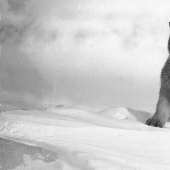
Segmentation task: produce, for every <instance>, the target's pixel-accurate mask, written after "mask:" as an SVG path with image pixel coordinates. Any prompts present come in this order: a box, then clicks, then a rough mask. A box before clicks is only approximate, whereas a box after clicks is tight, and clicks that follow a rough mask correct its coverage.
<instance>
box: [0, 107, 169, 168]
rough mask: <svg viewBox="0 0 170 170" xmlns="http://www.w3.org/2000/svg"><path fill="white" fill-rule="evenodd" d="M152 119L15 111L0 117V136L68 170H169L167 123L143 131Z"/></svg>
mask: <svg viewBox="0 0 170 170" xmlns="http://www.w3.org/2000/svg"><path fill="white" fill-rule="evenodd" d="M140 113H141V115H139V114H140ZM150 115H151V114H150V113H147V112H143V111H135V110H133V109H129V108H122V107H120V108H110V109H107V110H103V111H101V112H95V113H94V112H88V111H85V110H78V109H74V108H69V107H68V108H66V107H64V108H60V107H59V108H52V109H48V110H44V111H39V110H30V111H23V110H15V111H8V112H2V113H1V117H0V136H1V137H5V138H10V139H13V140H19V141H21V142H27V143H29V142H30V143H31V144H35V145H39V146H41V147H44V148H47V149H51V150H53V151H56V152H57V153H58V155H59V160H61V161H64V162H65V163H66V164H67V165H69V167H72V168H71V169H84V170H92V169H93V170H106V169H107V170H113V169H114V170H119V169H139V170H148V169H154V170H160V169H161V170H169V167H170V161H169V158H170V150H169V142H167V141H170V135H169V132H170V130H169V128H168V127H169V123H167V126H166V128H163V129H161V128H154V127H149V126H146V125H145V124H144V123H142V121H146V118H147V117H149V116H150ZM65 169H67V168H64V167H63V170H65Z"/></svg>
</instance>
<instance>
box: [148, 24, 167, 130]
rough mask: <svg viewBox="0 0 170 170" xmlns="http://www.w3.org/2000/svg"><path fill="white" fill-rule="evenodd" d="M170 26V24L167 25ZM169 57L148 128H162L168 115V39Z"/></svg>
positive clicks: (162, 74) (162, 73) (162, 72)
mask: <svg viewBox="0 0 170 170" xmlns="http://www.w3.org/2000/svg"><path fill="white" fill-rule="evenodd" d="M169 26H170V23H169ZM168 51H169V57H168V59H167V61H166V63H165V65H164V67H163V69H162V71H161V88H160V92H159V100H158V103H157V106H156V112H155V114H154V115H153V116H152V118H150V119H148V120H147V121H146V124H147V125H149V126H155V127H161V128H162V127H163V126H164V125H165V122H166V121H167V120H168V118H169V115H170V38H169V41H168Z"/></svg>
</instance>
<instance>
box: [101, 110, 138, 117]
mask: <svg viewBox="0 0 170 170" xmlns="http://www.w3.org/2000/svg"><path fill="white" fill-rule="evenodd" d="M101 114H102V115H105V116H108V117H112V118H117V119H132V120H135V117H134V116H133V115H132V114H131V113H130V112H129V111H128V110H127V108H125V107H118V108H109V109H106V110H103V111H102V112H101Z"/></svg>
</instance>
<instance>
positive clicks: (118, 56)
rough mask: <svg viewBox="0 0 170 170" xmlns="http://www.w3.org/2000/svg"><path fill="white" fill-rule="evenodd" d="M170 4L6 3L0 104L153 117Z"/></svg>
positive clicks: (105, 0)
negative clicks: (127, 111)
mask: <svg viewBox="0 0 170 170" xmlns="http://www.w3.org/2000/svg"><path fill="white" fill-rule="evenodd" d="M169 9H170V3H169V1H168V0H163V1H158V0H155V1H153V0H147V1H142V0H119V1H118V0H69V1H67V0H2V1H1V2H0V14H1V29H0V32H1V34H0V41H1V58H0V60H1V62H0V92H1V93H0V94H1V99H0V102H1V103H2V104H3V103H8V104H14V105H20V104H23V103H24V104H25V107H27V104H28V105H29V103H32V104H33V103H34V104H35V105H37V104H38V103H40V104H41V103H44V104H49V105H50V104H51V105H53V104H54V105H56V104H62V103H64V104H69V105H79V106H81V107H83V106H87V107H89V108H95V107H96V108H105V107H115V106H126V107H131V108H134V109H140V110H146V111H151V112H154V111H155V105H156V102H157V100H158V93H159V87H160V78H159V77H160V71H161V68H162V66H163V64H164V62H165V61H166V59H167V57H168V51H167V41H168V37H169V18H170V10H169Z"/></svg>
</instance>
